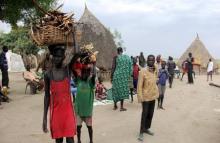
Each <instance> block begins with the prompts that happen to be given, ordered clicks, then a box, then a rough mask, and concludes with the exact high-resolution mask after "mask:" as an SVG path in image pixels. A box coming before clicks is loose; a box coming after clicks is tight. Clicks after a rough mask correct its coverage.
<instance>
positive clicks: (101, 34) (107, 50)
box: [79, 6, 117, 69]
mask: <svg viewBox="0 0 220 143" xmlns="http://www.w3.org/2000/svg"><path fill="white" fill-rule="evenodd" d="M79 22H80V23H83V24H82V25H81V26H80V28H79V29H80V31H81V41H80V44H79V45H80V46H82V45H85V44H89V43H92V44H93V46H94V50H97V51H99V54H98V57H97V66H98V67H104V68H105V69H110V68H111V66H112V59H113V57H114V56H115V55H116V49H117V48H116V45H115V42H114V39H113V35H112V34H111V32H110V31H109V30H108V29H107V28H105V26H104V25H103V24H102V23H101V22H100V21H99V20H98V19H97V18H96V17H95V16H94V15H93V14H92V13H91V12H90V11H89V10H88V8H87V6H85V10H84V13H83V15H82V17H81V18H80V20H79Z"/></svg>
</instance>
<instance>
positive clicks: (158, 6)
mask: <svg viewBox="0 0 220 143" xmlns="http://www.w3.org/2000/svg"><path fill="white" fill-rule="evenodd" d="M60 3H64V7H63V10H64V11H65V12H69V11H74V12H75V13H76V15H75V17H76V19H79V17H80V16H81V15H82V13H83V10H84V5H85V1H84V0H60ZM86 3H87V6H88V8H89V10H90V11H91V12H92V13H93V14H94V15H95V16H96V17H97V18H98V19H99V20H100V21H101V22H102V23H103V24H104V25H105V26H106V27H110V28H111V29H117V30H118V31H119V32H120V33H121V34H122V38H123V40H124V42H125V44H124V45H125V46H126V47H127V51H126V53H128V54H129V55H137V54H139V53H140V52H141V51H143V52H144V53H145V55H147V54H162V55H163V56H164V58H166V57H167V56H169V55H171V56H174V57H176V58H178V57H180V56H181V55H182V54H183V52H184V51H185V50H186V49H187V48H188V47H189V45H190V44H191V42H192V41H193V40H194V39H195V37H196V33H199V36H200V39H201V40H202V41H203V43H204V44H205V46H206V48H207V49H208V50H209V52H210V53H211V54H212V55H213V56H214V57H215V58H220V0H196V1H193V0H87V1H86ZM2 25H4V26H2ZM2 29H4V30H5V31H8V26H6V25H5V24H1V23H0V30H2Z"/></svg>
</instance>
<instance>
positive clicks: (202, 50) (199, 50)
mask: <svg viewBox="0 0 220 143" xmlns="http://www.w3.org/2000/svg"><path fill="white" fill-rule="evenodd" d="M189 53H192V55H193V57H194V69H195V71H197V72H198V71H199V72H200V71H205V69H206V67H207V64H208V61H209V59H210V58H211V59H212V60H213V62H214V65H215V67H217V64H216V60H215V59H214V58H213V57H212V55H211V54H210V53H209V51H208V50H207V49H206V47H205V45H204V44H203V42H202V41H201V40H200V39H199V35H198V34H197V37H196V39H195V40H194V41H193V42H192V43H191V45H190V46H189V48H188V49H187V50H186V52H185V53H184V54H183V55H182V56H181V58H180V59H179V61H178V65H180V66H181V65H182V63H183V62H184V61H185V60H186V59H187V58H188V54H189Z"/></svg>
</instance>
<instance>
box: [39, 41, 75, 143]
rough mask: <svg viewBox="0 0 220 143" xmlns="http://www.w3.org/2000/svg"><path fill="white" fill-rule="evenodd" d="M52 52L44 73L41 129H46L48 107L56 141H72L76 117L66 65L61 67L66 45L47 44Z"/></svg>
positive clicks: (53, 136)
mask: <svg viewBox="0 0 220 143" xmlns="http://www.w3.org/2000/svg"><path fill="white" fill-rule="evenodd" d="M49 49H50V53H51V54H52V56H53V58H52V63H53V66H52V69H50V70H49V71H47V72H46V73H45V77H44V80H45V97H44V114H43V131H44V132H45V133H47V132H48V129H47V113H48V108H49V107H50V112H49V113H50V131H51V136H52V139H55V141H56V143H63V138H64V137H66V142H67V143H74V136H75V135H76V119H75V114H74V110H73V105H72V99H71V92H70V91H71V90H70V74H69V73H70V72H69V69H68V67H63V64H62V63H63V60H64V57H65V56H64V55H65V49H66V46H64V45H58V44H56V45H51V46H49Z"/></svg>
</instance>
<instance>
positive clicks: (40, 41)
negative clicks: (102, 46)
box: [31, 0, 75, 46]
mask: <svg viewBox="0 0 220 143" xmlns="http://www.w3.org/2000/svg"><path fill="white" fill-rule="evenodd" d="M33 2H34V4H35V5H36V7H37V8H38V9H39V10H40V11H41V12H42V13H44V17H42V18H40V19H39V20H38V21H37V22H35V24H34V25H33V26H32V28H31V37H32V39H33V41H34V42H35V43H36V44H37V45H40V46H42V45H51V44H68V43H73V42H74V41H73V38H74V37H73V35H74V32H75V31H74V24H75V21H74V19H73V16H74V14H73V13H71V14H66V13H63V12H61V11H59V8H60V7H62V5H61V6H59V7H58V8H56V9H55V10H50V11H45V10H44V9H42V8H41V7H40V6H39V5H38V4H37V3H36V2H35V0H33Z"/></svg>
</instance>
